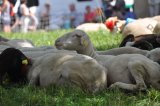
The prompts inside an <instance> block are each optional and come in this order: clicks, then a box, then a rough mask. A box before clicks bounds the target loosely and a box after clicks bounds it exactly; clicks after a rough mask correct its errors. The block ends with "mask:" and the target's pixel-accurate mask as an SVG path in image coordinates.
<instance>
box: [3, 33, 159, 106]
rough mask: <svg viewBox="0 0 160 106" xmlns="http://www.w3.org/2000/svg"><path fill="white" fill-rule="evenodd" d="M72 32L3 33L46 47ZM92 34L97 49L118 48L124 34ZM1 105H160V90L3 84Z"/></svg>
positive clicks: (9, 36) (5, 35)
mask: <svg viewBox="0 0 160 106" xmlns="http://www.w3.org/2000/svg"><path fill="white" fill-rule="evenodd" d="M69 31H71V30H58V31H53V32H33V33H27V34H22V33H11V34H5V33H1V34H2V35H3V36H4V37H7V38H11V39H13V38H23V39H24V38H27V39H30V40H32V41H33V42H34V43H35V45H36V46H42V45H54V41H55V39H56V38H57V37H59V36H61V35H63V34H64V33H66V32H69ZM88 34H89V35H90V38H91V41H92V42H93V44H94V46H95V48H96V49H97V50H106V49H111V48H114V47H118V45H119V43H120V41H121V35H111V34H109V33H108V32H105V31H99V32H88ZM0 106H160V91H157V90H154V89H149V90H147V92H145V93H143V92H138V93H136V94H130V93H124V92H122V91H119V90H113V91H110V90H104V91H101V92H98V93H96V94H89V93H84V92H83V91H82V90H81V89H80V88H77V87H70V88H66V87H57V86H51V87H48V88H46V89H45V88H40V87H31V86H28V85H25V86H22V87H11V88H7V89H6V88H2V87H0Z"/></svg>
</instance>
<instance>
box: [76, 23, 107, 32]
mask: <svg viewBox="0 0 160 106" xmlns="http://www.w3.org/2000/svg"><path fill="white" fill-rule="evenodd" d="M76 29H79V30H83V31H99V30H105V31H109V30H108V29H107V28H106V26H105V24H103V23H84V24H81V25H79V26H77V27H76Z"/></svg>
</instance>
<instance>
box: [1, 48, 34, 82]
mask: <svg viewBox="0 0 160 106" xmlns="http://www.w3.org/2000/svg"><path fill="white" fill-rule="evenodd" d="M30 65H31V64H30V60H29V59H28V58H27V57H26V56H25V55H24V54H23V53H22V52H21V51H20V50H18V49H15V48H7V49H5V50H4V51H3V52H2V53H1V54H0V74H1V76H0V77H1V78H2V77H3V75H4V74H5V73H7V74H8V77H9V79H10V81H11V82H14V83H17V82H18V83H19V82H24V81H26V78H27V72H28V69H29V68H28V66H30Z"/></svg>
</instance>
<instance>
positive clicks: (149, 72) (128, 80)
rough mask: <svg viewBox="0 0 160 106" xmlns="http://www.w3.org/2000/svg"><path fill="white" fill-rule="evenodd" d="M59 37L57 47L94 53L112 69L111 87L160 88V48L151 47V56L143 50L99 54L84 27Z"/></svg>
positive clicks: (149, 52)
mask: <svg viewBox="0 0 160 106" xmlns="http://www.w3.org/2000/svg"><path fill="white" fill-rule="evenodd" d="M57 41H58V42H56V43H59V44H60V45H58V44H56V46H57V48H59V49H63V48H64V49H68V50H76V51H77V53H80V54H85V55H88V56H91V57H93V58H95V59H96V60H97V61H98V62H99V63H100V64H102V65H103V66H104V67H105V68H106V69H108V71H107V72H106V74H107V75H108V78H107V79H108V81H107V84H108V86H109V87H110V88H115V87H118V88H122V89H125V90H129V91H137V90H140V91H141V90H146V88H147V86H150V85H151V86H153V87H154V88H157V89H160V65H159V64H158V62H157V61H159V60H160V56H159V54H160V49H155V50H152V51H148V53H147V55H146V56H148V58H147V57H146V56H143V55H140V54H122V55H118V56H111V55H98V54H97V53H96V52H95V51H94V47H93V45H92V43H91V41H90V39H89V36H87V34H86V33H85V32H83V31H81V30H75V31H73V32H71V33H67V34H65V35H64V36H62V37H60V38H58V40H57ZM157 54H158V55H157ZM151 57H152V58H151ZM149 58H150V59H149ZM151 59H153V60H151ZM154 61H155V62H154Z"/></svg>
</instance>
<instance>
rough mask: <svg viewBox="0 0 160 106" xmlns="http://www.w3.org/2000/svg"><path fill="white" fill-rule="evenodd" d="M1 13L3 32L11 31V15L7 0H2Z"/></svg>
mask: <svg viewBox="0 0 160 106" xmlns="http://www.w3.org/2000/svg"><path fill="white" fill-rule="evenodd" d="M0 11H1V15H2V24H3V31H4V32H11V26H10V24H11V16H10V3H9V1H8V0H3V3H2V7H0Z"/></svg>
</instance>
